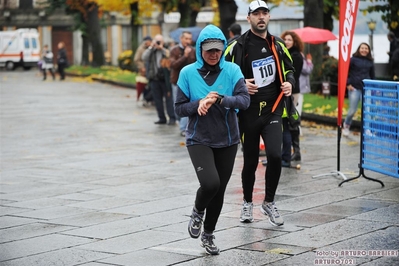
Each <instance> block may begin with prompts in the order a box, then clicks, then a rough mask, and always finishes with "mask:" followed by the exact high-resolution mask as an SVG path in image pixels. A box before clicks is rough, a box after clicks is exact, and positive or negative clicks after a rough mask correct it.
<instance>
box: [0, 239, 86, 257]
mask: <svg viewBox="0 0 399 266" xmlns="http://www.w3.org/2000/svg"><path fill="white" fill-rule="evenodd" d="M93 241H94V240H92V239H88V238H83V237H74V236H65V235H58V234H51V235H44V236H39V237H34V238H29V239H23V240H18V241H13V242H8V243H3V244H0V253H1V254H2V255H1V257H0V262H3V261H7V260H11V259H18V258H22V257H25V256H30V255H35V254H39V253H43V252H48V251H54V250H57V249H61V248H67V247H71V246H75V245H82V244H86V243H90V242H93Z"/></svg>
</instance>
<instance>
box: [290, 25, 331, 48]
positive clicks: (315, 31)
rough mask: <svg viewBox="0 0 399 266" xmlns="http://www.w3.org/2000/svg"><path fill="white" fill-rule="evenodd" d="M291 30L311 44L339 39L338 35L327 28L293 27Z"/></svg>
mask: <svg viewBox="0 0 399 266" xmlns="http://www.w3.org/2000/svg"><path fill="white" fill-rule="evenodd" d="M291 31H293V32H295V33H296V34H298V36H299V37H300V38H301V40H302V41H303V42H306V43H311V44H319V43H324V42H327V41H332V40H336V39H337V36H335V35H334V34H333V33H332V32H331V31H329V30H325V29H319V28H313V27H304V28H299V29H293V30H291Z"/></svg>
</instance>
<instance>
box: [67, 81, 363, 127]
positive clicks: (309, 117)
mask: <svg viewBox="0 0 399 266" xmlns="http://www.w3.org/2000/svg"><path fill="white" fill-rule="evenodd" d="M65 74H66V75H67V76H73V77H88V76H90V75H79V74H73V73H65ZM92 79H93V80H94V81H97V82H101V83H106V84H112V85H116V86H121V87H125V88H129V89H136V86H135V85H134V84H128V83H123V82H118V81H112V80H106V79H99V78H92ZM301 119H303V120H306V121H312V122H316V123H318V124H323V125H328V126H337V118H336V117H331V116H322V115H317V114H312V113H306V112H302V115H301ZM360 127H361V123H360V121H357V120H353V122H352V125H351V129H352V130H353V129H355V130H360Z"/></svg>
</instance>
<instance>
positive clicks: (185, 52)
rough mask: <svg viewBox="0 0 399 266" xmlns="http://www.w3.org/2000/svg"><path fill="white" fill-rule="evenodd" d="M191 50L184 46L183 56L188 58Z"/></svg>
mask: <svg viewBox="0 0 399 266" xmlns="http://www.w3.org/2000/svg"><path fill="white" fill-rule="evenodd" d="M191 50H192V48H191V47H190V46H186V48H184V56H185V57H188V56H189V55H190V53H191Z"/></svg>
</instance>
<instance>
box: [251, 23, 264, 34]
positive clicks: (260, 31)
mask: <svg viewBox="0 0 399 266" xmlns="http://www.w3.org/2000/svg"><path fill="white" fill-rule="evenodd" d="M264 25H265V28H259V26H258V24H257V25H253V26H252V30H253V32H254V33H257V34H260V35H261V34H263V33H265V32H267V25H266V23H265V24H264Z"/></svg>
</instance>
